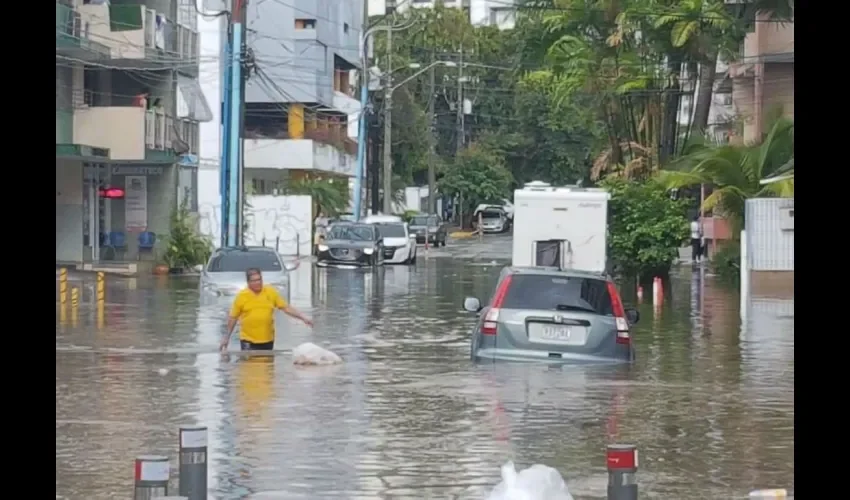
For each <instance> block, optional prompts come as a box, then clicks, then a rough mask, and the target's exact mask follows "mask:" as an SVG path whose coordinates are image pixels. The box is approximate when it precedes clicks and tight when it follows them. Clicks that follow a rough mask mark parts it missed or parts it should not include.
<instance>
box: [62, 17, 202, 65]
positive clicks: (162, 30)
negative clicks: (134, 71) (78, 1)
mask: <svg viewBox="0 0 850 500" xmlns="http://www.w3.org/2000/svg"><path fill="white" fill-rule="evenodd" d="M59 11H60V7H59V4H57V24H59ZM76 14H77V15H78V16H79V25H80V31H81V32H82V33H83V34H84V35H85V37H86V38H89V37H90V38H91V39H93V40H96V41H97V42H98V43H99V44H100V45H102V46H103V47H105V52H106V54H105V55H106V56H107V57H108V58H109V59H111V60H112V61H111V62H112V63H113V64H115V65H116V66H121V65H126V66H127V67H134V68H137V67H139V66H140V65H143V66H144V67H145V68H146V69H147V68H149V69H153V70H155V69H176V70H178V71H180V72H182V73H187V74H189V75H192V76H195V75H197V71H198V54H199V53H200V52H199V45H198V44H199V38H198V32H197V31H195V30H193V29H190V28H187V27H185V26H182V25H180V24H177V23H175V22H173V21H172V20H169V19H166V18H165V16H164V15H163V14H159V13H157V12H156V11H154V10H153V9H148V8H146V7H145V6H144V5H101V4H98V5H91V4H89V5H80V6H79V8H78V10H77V11H76ZM71 16H72V17H74V16H73V15H71ZM66 24H67V23H66ZM58 31H59V30H58V28H57V33H58ZM57 44H58V40H57Z"/></svg>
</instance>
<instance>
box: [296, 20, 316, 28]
mask: <svg viewBox="0 0 850 500" xmlns="http://www.w3.org/2000/svg"><path fill="white" fill-rule="evenodd" d="M295 29H297V30H314V29H316V20H315V19H296V20H295Z"/></svg>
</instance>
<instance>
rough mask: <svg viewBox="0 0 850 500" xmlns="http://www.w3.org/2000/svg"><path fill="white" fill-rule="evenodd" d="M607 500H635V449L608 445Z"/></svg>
mask: <svg viewBox="0 0 850 500" xmlns="http://www.w3.org/2000/svg"><path fill="white" fill-rule="evenodd" d="M606 462H607V464H608V500H637V497H638V485H637V469H638V452H637V447H636V446H634V445H630V444H609V445H608V452H607V457H606Z"/></svg>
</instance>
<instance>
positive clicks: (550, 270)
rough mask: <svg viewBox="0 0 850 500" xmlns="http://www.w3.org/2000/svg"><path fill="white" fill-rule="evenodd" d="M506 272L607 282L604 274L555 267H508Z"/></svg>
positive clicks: (606, 276)
mask: <svg viewBox="0 0 850 500" xmlns="http://www.w3.org/2000/svg"><path fill="white" fill-rule="evenodd" d="M507 270H508V272H509V273H510V274H523V275H549V276H551V275H553V274H555V275H561V276H572V277H574V278H590V279H598V280H599V279H601V280H607V279H608V275H607V274H605V273H594V272H590V271H580V270H578V269H558V268H557V267H542V266H538V267H523V266H508V267H507Z"/></svg>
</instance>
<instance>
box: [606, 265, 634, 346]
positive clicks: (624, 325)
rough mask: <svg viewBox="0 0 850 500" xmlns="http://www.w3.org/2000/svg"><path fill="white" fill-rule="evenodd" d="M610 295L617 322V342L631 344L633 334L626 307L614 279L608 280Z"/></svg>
mask: <svg viewBox="0 0 850 500" xmlns="http://www.w3.org/2000/svg"><path fill="white" fill-rule="evenodd" d="M608 295H610V296H611V309H612V311H613V312H614V322H615V323H616V324H617V343H618V344H626V345H630V344H631V343H632V336H631V334H630V333H629V322H628V320H627V319H626V309H625V308H624V307H623V301H622V300H620V292H618V291H617V286H616V285H614V282H613V281H609V282H608Z"/></svg>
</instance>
